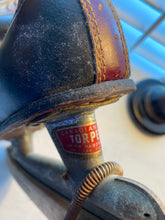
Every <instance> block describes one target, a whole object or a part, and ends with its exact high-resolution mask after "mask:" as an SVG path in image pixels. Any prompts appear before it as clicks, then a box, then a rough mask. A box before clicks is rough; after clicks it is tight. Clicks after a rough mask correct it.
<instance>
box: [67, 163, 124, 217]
mask: <svg viewBox="0 0 165 220" xmlns="http://www.w3.org/2000/svg"><path fill="white" fill-rule="evenodd" d="M112 174H116V175H120V176H122V175H123V170H122V168H121V167H120V165H119V164H117V163H116V162H106V163H104V164H101V165H98V166H97V167H95V168H93V169H92V170H91V171H90V173H89V174H88V175H87V176H86V178H85V179H84V180H83V182H82V183H81V185H80V186H79V188H78V190H77V191H76V193H75V195H74V196H73V199H72V201H71V204H70V207H69V209H68V211H67V214H66V216H65V220H75V219H76V217H77V216H78V214H79V212H80V210H81V208H82V206H83V204H84V202H85V199H86V198H87V197H88V196H89V194H90V193H91V192H92V191H93V190H94V189H95V187H96V186H97V185H98V184H99V183H100V182H101V181H103V179H104V178H106V177H107V176H109V175H112Z"/></svg>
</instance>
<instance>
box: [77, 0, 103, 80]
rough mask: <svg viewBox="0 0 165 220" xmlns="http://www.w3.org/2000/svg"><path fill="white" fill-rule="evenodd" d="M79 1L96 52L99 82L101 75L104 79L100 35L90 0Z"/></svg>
mask: <svg viewBox="0 0 165 220" xmlns="http://www.w3.org/2000/svg"><path fill="white" fill-rule="evenodd" d="M80 2H81V4H82V8H83V9H84V12H85V15H86V17H87V21H88V24H89V29H90V32H91V35H92V39H93V42H94V47H95V53H96V54H95V58H96V63H97V73H98V78H97V82H98V83H99V82H101V81H102V77H103V80H105V73H106V67H105V58H104V52H103V47H102V41H101V36H100V32H99V28H98V25H97V21H96V17H95V14H94V11H93V8H92V6H91V3H90V1H89V0H80Z"/></svg>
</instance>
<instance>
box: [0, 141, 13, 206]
mask: <svg viewBox="0 0 165 220" xmlns="http://www.w3.org/2000/svg"><path fill="white" fill-rule="evenodd" d="M9 145H10V143H9V142H8V141H0V186H1V187H0V204H1V203H2V201H3V199H4V197H5V195H6V193H7V191H8V189H9V186H10V184H11V174H10V172H9V169H8V166H7V162H6V148H7V147H8V146H9Z"/></svg>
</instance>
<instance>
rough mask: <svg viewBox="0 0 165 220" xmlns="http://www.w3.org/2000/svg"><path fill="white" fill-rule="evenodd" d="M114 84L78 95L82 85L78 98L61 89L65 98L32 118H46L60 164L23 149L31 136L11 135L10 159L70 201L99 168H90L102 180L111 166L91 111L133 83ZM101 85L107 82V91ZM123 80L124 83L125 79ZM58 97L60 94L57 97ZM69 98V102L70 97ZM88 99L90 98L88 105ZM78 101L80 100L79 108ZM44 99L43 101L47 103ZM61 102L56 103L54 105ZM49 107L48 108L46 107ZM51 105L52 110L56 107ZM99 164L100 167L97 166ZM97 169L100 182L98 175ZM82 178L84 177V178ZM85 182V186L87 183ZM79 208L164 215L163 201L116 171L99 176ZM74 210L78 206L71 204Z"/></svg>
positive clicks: (103, 213) (127, 215)
mask: <svg viewBox="0 0 165 220" xmlns="http://www.w3.org/2000/svg"><path fill="white" fill-rule="evenodd" d="M122 82H123V81H122ZM124 82H125V81H124ZM114 84H115V86H114V87H112V88H110V89H108V85H109V84H107V83H105V84H104V83H103V84H102V85H101V86H99V88H100V90H97V89H98V86H96V87H94V88H93V87H92V88H89V90H90V91H89V90H88V91H84V92H85V94H82V90H81V91H80V90H78V91H77V94H79V95H76V97H75V91H74V92H73V94H72V92H70V93H69V94H70V96H69V95H68V94H67V95H66V94H63V95H64V97H63V102H62V101H61V104H59V103H57V104H58V105H57V106H54V107H53V110H51V111H50V112H49V111H48V112H47V113H48V114H47V115H46V117H45V115H43V114H41V117H40V118H39V116H37V117H35V118H34V120H33V121H32V120H31V124H33V125H36V122H37V121H39V122H43V120H44V121H45V120H46V122H45V125H46V127H47V129H48V131H49V133H50V136H51V137H52V139H53V141H54V143H55V145H56V148H57V149H58V151H59V153H60V155H61V158H62V160H63V162H64V165H63V164H61V163H60V162H58V161H56V160H50V159H46V158H43V157H41V156H38V155H35V154H33V153H30V154H26V151H24V147H23V146H22V145H24V144H25V146H26V144H27V143H28V142H27V141H29V143H31V140H30V138H29V139H27V138H26V137H25V136H22V137H20V138H19V139H17V138H16V139H13V140H12V147H11V148H10V149H9V150H8V154H9V158H11V160H13V161H14V162H16V163H17V165H19V166H20V167H21V169H23V170H24V172H27V173H28V174H30V176H32V177H33V178H35V180H36V181H38V182H39V183H40V184H41V183H42V184H44V185H45V186H47V187H48V188H50V189H51V190H53V191H55V192H58V193H59V194H61V195H62V196H64V197H65V198H67V199H70V200H71V199H72V198H73V196H74V195H77V194H75V193H76V192H77V190H78V189H79V186H82V185H81V184H84V183H85V184H86V181H87V182H89V181H88V180H89V179H88V177H87V178H86V179H85V177H86V176H88V175H89V176H91V174H90V172H91V170H93V169H94V170H97V173H96V172H94V171H92V173H93V174H94V176H95V177H96V178H95V177H94V179H95V182H96V183H98V182H99V181H101V180H102V177H103V176H104V174H105V173H109V171H110V170H106V168H105V165H101V164H103V163H104V160H103V155H102V149H101V142H100V138H99V134H98V128H97V123H96V119H95V114H94V110H95V108H96V107H97V106H101V105H104V104H105V103H104V101H103V99H104V98H105V97H107V100H109V101H110V102H112V100H113V99H114V96H115V98H116V97H117V99H118V98H119V97H120V96H121V95H122V94H124V93H125V91H126V92H130V89H129V87H131V88H133V86H132V84H131V85H130V84H129V83H128V85H129V86H128V88H124V89H122V88H123V86H122V85H121V82H118V83H117V82H116V83H114ZM104 85H105V86H107V87H106V89H105V90H104ZM111 85H112V84H111ZM124 85H126V84H125V83H124ZM96 88H97V89H96ZM119 88H120V89H119ZM91 90H92V91H93V92H91ZM118 91H119V92H118ZM108 92H109V93H108ZM101 94H103V96H102V95H101ZM65 95H66V96H65ZM80 97H81V99H80ZM86 97H87V99H86ZM101 97H102V98H101ZM57 98H58V97H56V102H57ZM60 98H61V96H60V97H59V100H60ZM66 99H67V100H68V101H66ZM71 99H73V102H70V101H69V100H71ZM52 100H53V99H52ZM64 100H65V101H66V102H64ZM87 100H88V101H87ZM89 100H91V101H90V104H89ZM92 100H93V101H92ZM42 101H43V100H42ZM109 101H108V102H109ZM113 101H114V100H113ZM48 102H50V100H48ZM95 102H96V104H95ZM37 103H38V102H37ZM77 103H79V104H80V108H78V106H77ZM42 104H43V105H45V103H42ZM53 104H54V103H53V101H52V102H51V105H52V106H53ZM34 105H35V104H34ZM59 106H60V108H58V107H59ZM75 106H76V107H75ZM47 108H48V110H49V108H50V106H47ZM56 108H57V109H56ZM55 109H56V111H54V110H55ZM29 137H30V136H29ZM24 138H25V139H24ZM20 140H21V141H20ZM25 149H26V147H25ZM98 166H99V167H100V168H101V169H98ZM21 169H20V170H21ZM104 169H105V173H104V171H103V170H104ZM100 171H101V173H100ZM120 171H121V170H120ZM115 173H116V172H115ZM97 174H98V181H97V180H96V179H97ZM117 174H121V172H120V173H118V172H117ZM17 179H19V178H17ZM84 179H85V182H83V180H84ZM94 179H93V180H94ZM86 185H87V184H86ZM87 187H88V188H89V186H88V185H87ZM84 189H85V188H84ZM85 190H86V189H85ZM80 196H81V195H80ZM86 196H87V194H86ZM80 203H81V202H80ZM83 208H85V209H86V210H88V211H89V212H91V213H92V214H93V215H96V216H97V217H99V218H101V219H112V220H113V219H116V220H117V219H126V220H127V219H128V220H130V219H139V220H140V219H141V220H142V219H143V220H144V219H158V220H164V218H165V210H164V206H163V205H162V203H161V202H160V201H159V199H158V198H157V197H156V196H155V195H154V194H153V193H152V192H151V191H150V190H148V189H147V188H146V187H145V186H143V185H141V184H139V183H137V182H135V181H133V180H129V179H126V178H124V177H119V176H116V175H109V176H108V177H107V178H105V179H104V180H103V181H101V182H100V184H98V185H97V187H95V189H94V190H93V192H92V193H91V194H90V195H89V196H88V197H87V198H86V200H85V203H84V204H83ZM41 209H42V208H41ZM73 210H74V211H76V209H74V208H73ZM49 211H50V210H49ZM46 213H47V211H46ZM76 213H77V211H76ZM49 216H50V215H49ZM52 216H53V214H52Z"/></svg>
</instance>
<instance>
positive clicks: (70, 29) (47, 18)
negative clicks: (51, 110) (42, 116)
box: [0, 0, 129, 122]
mask: <svg viewBox="0 0 165 220" xmlns="http://www.w3.org/2000/svg"><path fill="white" fill-rule="evenodd" d="M84 4H86V6H87V9H86V6H85V5H84ZM117 19H118V18H117V17H116V15H114V11H113V8H112V6H111V3H109V1H101V0H88V1H85V0H84V1H83V0H67V1H66V0H46V1H45V0H24V1H22V2H21V3H20V4H19V7H18V9H17V11H16V14H15V16H14V19H13V21H12V23H11V25H10V28H9V30H8V32H7V34H6V36H5V38H4V40H3V43H2V45H1V48H0V107H1V108H0V122H2V121H4V120H5V119H6V118H7V117H8V116H9V115H12V114H13V113H15V112H17V111H18V110H19V109H21V108H23V107H24V106H25V105H28V103H31V102H33V101H34V100H37V99H39V98H42V97H44V96H48V95H50V94H54V93H58V92H63V91H68V90H69V89H75V88H79V87H84V86H89V85H91V84H93V83H100V82H103V81H107V80H115V79H121V78H126V77H128V74H129V60H128V54H127V50H126V46H125V41H124V38H123V34H122V30H121V29H120V23H119V21H118V20H117Z"/></svg>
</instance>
